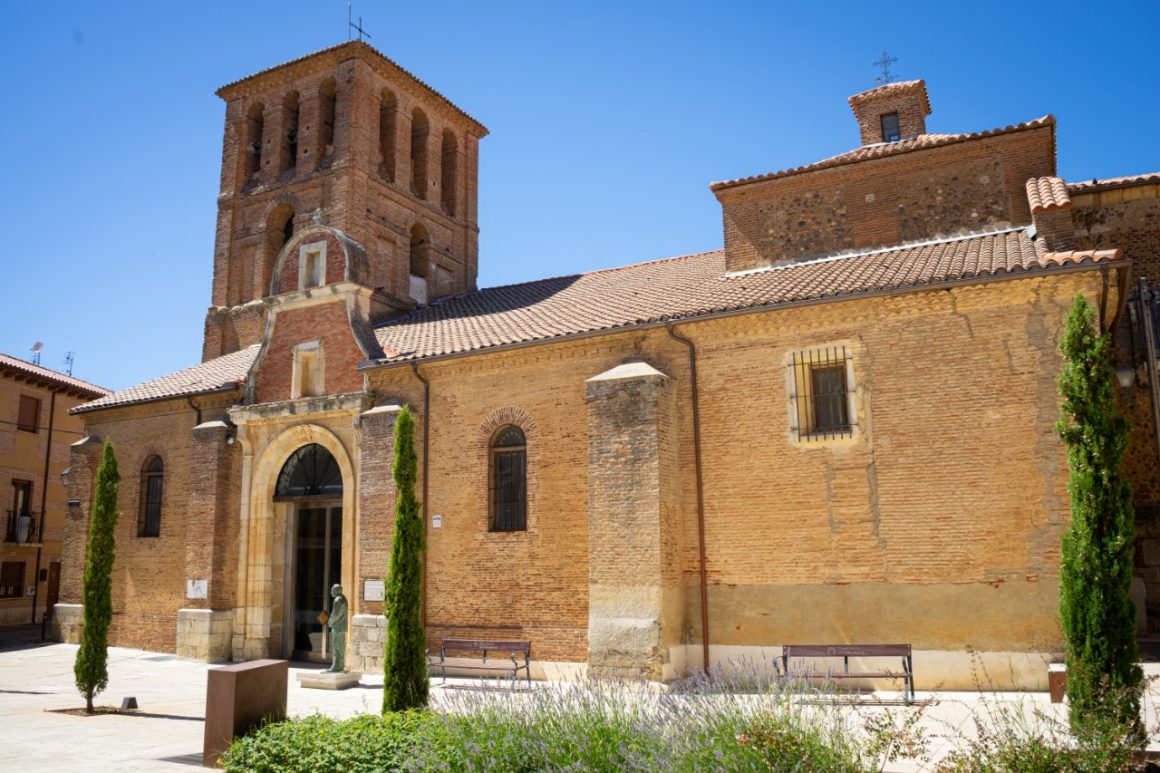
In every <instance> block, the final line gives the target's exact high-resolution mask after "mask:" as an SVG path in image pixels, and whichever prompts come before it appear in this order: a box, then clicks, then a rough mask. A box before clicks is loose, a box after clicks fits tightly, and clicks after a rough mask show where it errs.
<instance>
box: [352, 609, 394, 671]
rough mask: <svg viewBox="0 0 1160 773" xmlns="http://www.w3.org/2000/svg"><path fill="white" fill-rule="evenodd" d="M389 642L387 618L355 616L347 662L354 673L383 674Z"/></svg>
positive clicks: (380, 616)
mask: <svg viewBox="0 0 1160 773" xmlns="http://www.w3.org/2000/svg"><path fill="white" fill-rule="evenodd" d="M386 642H387V618H386V617H384V616H383V615H355V616H354V617H353V618H352V619H351V621H350V646H349V647H347V648H346V662H347V664H348V665H349V666H350V668H351V670H352V671H361V672H362V673H364V674H381V673H382V672H383V648H384V647H385V646H386Z"/></svg>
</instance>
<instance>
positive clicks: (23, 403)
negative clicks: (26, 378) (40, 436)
mask: <svg viewBox="0 0 1160 773" xmlns="http://www.w3.org/2000/svg"><path fill="white" fill-rule="evenodd" d="M16 429H20V430H24V431H25V432H39V431H40V400H39V399H37V398H35V397H30V396H29V395H20V413H19V414H18V415H17V417H16Z"/></svg>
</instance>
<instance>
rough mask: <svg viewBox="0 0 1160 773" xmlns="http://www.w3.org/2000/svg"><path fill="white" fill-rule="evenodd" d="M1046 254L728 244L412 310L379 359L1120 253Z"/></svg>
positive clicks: (1001, 244)
mask: <svg viewBox="0 0 1160 773" xmlns="http://www.w3.org/2000/svg"><path fill="white" fill-rule="evenodd" d="M1120 258H1121V255H1120V254H1119V253H1118V251H1108V250H1103V251H1098V252H1091V251H1089V252H1070V253H1049V252H1047V250H1046V247H1045V246H1044V244H1043V242H1042V240H1040V241H1035V240H1033V239H1032V238H1031V236H1030V233H1029V231H1028V230H1027V229H1010V230H1005V231H999V232H993V233H988V234H978V235H969V236H961V237H950V238H945V239H941V240H934V241H928V242H922V243H916V244H911V245H901V246H897V247H892V248H888V249H879V250H870V251H865V252H860V253H854V254H848V255H837V256H831V257H826V258H820V259H815V260H811V261H804V262H800V263H791V264H787V265H783V266H776V267H772V268H766V269H756V270H753V271H746V272H738V273H734V274H726V273H725V255H724V252H722V251H717V252H706V253H701V254H697V255H688V256H685V257H679V258H669V259H667V260H661V261H656V262H653V263H641V264H638V265H635V266H627V267H624V268H617V269H610V270H607V271H596V272H593V273H590V274H578V275H575V276H567V277H557V278H554V279H545V280H542V281H539V282H528V283H526V284H518V285H509V286H506V287H494V288H490V289H486V290H480V291H478V292H475V293H470V294H467V295H462V296H458V297H454V298H450V299H447V300H445V301H442V302H439V303H436V304H433V305H431V306H428V307H426V308H423V309H419V310H416V311H414V312H411V313H410V314H407V315H405V316H403V317H400V318H398V319H395V320H392V321H391V322H389V323H387V324H385V325H382V326H380V327H379V328H378V330H377V331H376V334H377V336H378V339H379V342H380V343H381V344H382V346H383V349H384V351H386V352H389V353H392V354H391V356H389V357H387V358H386V359H385V360H383V361H382V362H385V363H391V362H404V361H408V360H418V359H424V358H430V357H440V356H444V355H451V354H461V353H466V352H472V351H480V350H483V349H489V348H493V347H500V346H510V345H516V344H522V343H527V342H531V341H546V340H550V339H553V338H560V337H566V336H576V335H582V334H585V333H591V332H595V331H601V330H615V329H617V328H623V327H629V326H633V325H638V324H644V323H659V322H665V321H670V320H680V319H688V318H691V317H696V316H699V315H704V314H711V313H717V312H731V311H742V310H746V309H754V308H763V307H773V306H784V305H789V304H800V303H809V302H818V301H822V300H826V299H829V298H836V297H845V296H856V295H860V294H867V293H876V292H904V291H909V290H916V289H921V288H922V287H925V286H931V285H939V284H944V283H947V282H952V281H956V280H968V281H969V280H972V279H979V280H982V279H986V278H993V277H996V276H1003V275H1006V274H1020V273H1024V272H1032V271H1042V270H1045V269H1050V268H1055V267H1060V266H1064V265H1067V264H1071V263H1081V262H1084V261H1090V262H1102V261H1108V260H1118V259H1120Z"/></svg>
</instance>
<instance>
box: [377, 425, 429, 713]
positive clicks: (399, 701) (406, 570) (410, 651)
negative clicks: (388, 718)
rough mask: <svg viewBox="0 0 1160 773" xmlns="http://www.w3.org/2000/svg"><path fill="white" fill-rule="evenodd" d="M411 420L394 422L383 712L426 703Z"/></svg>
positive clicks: (418, 517) (419, 528) (418, 518)
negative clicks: (392, 518) (392, 527)
mask: <svg viewBox="0 0 1160 773" xmlns="http://www.w3.org/2000/svg"><path fill="white" fill-rule="evenodd" d="M415 468H416V459H415V421H414V419H413V418H412V417H411V411H410V410H409V409H408V408H407V407H405V406H404V408H403V409H402V410H401V411H399V418H398V419H397V420H396V421H395V461H394V468H393V469H394V474H395V488H396V490H397V491H398V494H397V496H396V499H395V533H394V537H393V540H392V543H391V567H390V574H388V575H387V578H386V580H387V599H386V601H387V610H386V612H387V644H386V659H385V661H384V663H383V667H384V674H383V712H384V713H385V712H388V711H403V710H405V709H412V708H421V707H423V706H426V705H427V658H426V649H427V635H426V633H425V632H424V631H423V625H422V622H421V617H420V604H421V603H422V598H421V593H422V582H423V559H422V555H423V516H422V514H421V513H420V512H419V501H418V500H417V499H416V498H415V480H416V478H417V477H418V476H417V475H416V472H415Z"/></svg>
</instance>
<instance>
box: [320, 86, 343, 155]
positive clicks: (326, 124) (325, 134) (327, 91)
mask: <svg viewBox="0 0 1160 773" xmlns="http://www.w3.org/2000/svg"><path fill="white" fill-rule="evenodd" d="M337 100H338V96H337V94H336V90H335V85H334V78H327V79H326V80H324V81H323V82H322V85H321V86H319V87H318V123H319V126H318V158H319V159H322V158H325V157H326V155H327V150H328V149H330V146H331V145H333V144H334V114H335V106H336V103H337Z"/></svg>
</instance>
